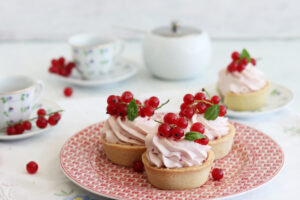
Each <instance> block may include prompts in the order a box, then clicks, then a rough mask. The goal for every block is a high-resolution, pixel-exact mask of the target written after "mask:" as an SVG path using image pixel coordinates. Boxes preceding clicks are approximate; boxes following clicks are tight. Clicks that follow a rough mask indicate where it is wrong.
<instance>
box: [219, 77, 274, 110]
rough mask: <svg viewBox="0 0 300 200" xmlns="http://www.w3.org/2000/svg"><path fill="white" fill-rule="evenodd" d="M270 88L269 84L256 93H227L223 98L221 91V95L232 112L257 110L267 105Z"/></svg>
mask: <svg viewBox="0 0 300 200" xmlns="http://www.w3.org/2000/svg"><path fill="white" fill-rule="evenodd" d="M269 88H270V82H267V84H266V85H265V86H264V87H263V88H262V89H260V90H257V91H254V92H250V93H245V94H237V93H233V92H227V93H226V94H225V96H222V95H221V93H220V91H219V94H220V95H221V96H222V99H223V101H224V104H225V105H226V106H227V107H228V108H229V109H231V110H236V111H247V110H256V109H259V108H261V107H262V106H263V105H264V104H265V102H266V99H267V96H268V91H269ZM218 90H219V89H218Z"/></svg>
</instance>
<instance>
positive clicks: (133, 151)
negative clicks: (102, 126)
mask: <svg viewBox="0 0 300 200" xmlns="http://www.w3.org/2000/svg"><path fill="white" fill-rule="evenodd" d="M101 141H102V145H103V148H104V152H105V154H106V157H107V158H108V159H109V160H110V161H111V162H112V163H114V164H118V165H121V166H126V167H132V165H133V163H134V162H135V161H140V160H141V157H142V154H143V153H144V152H145V151H146V147H145V146H138V145H126V144H114V143H109V142H107V141H106V140H105V138H104V137H103V136H102V137H101Z"/></svg>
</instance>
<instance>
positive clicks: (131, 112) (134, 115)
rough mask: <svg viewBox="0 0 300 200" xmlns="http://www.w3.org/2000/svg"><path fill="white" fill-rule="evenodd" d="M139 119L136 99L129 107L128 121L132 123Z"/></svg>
mask: <svg viewBox="0 0 300 200" xmlns="http://www.w3.org/2000/svg"><path fill="white" fill-rule="evenodd" d="M137 117H138V106H137V103H136V101H135V99H132V100H131V101H130V103H129V104H128V107H127V119H128V120H130V121H133V120H135V118H137Z"/></svg>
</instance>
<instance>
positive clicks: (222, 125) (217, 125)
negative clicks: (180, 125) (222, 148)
mask: <svg viewBox="0 0 300 200" xmlns="http://www.w3.org/2000/svg"><path fill="white" fill-rule="evenodd" d="M195 122H200V123H202V124H203V125H204V126H205V132H204V135H206V136H207V137H208V139H209V140H215V139H218V138H221V137H222V136H224V135H227V134H228V133H229V126H228V125H229V122H228V118H226V117H218V118H217V119H215V120H207V119H205V118H204V115H203V114H196V115H194V116H193V118H192V120H191V123H192V124H193V123H195Z"/></svg>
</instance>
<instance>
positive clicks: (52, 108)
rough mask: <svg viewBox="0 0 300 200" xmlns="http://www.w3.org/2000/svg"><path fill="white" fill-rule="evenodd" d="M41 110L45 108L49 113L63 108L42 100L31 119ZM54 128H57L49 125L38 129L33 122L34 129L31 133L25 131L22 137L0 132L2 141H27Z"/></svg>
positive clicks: (33, 111)
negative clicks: (26, 139)
mask: <svg viewBox="0 0 300 200" xmlns="http://www.w3.org/2000/svg"><path fill="white" fill-rule="evenodd" d="M40 108H44V109H45V110H46V111H47V113H50V112H55V111H58V110H61V107H60V106H59V105H57V104H56V103H55V102H53V101H50V100H47V99H44V98H42V99H41V100H40V102H39V103H37V104H36V105H35V106H34V108H33V110H32V113H31V116H30V119H31V118H34V117H36V116H37V114H36V113H37V111H38V109H40ZM54 127H56V126H50V125H49V124H48V126H47V127H46V128H44V129H40V128H38V127H36V125H35V122H32V128H31V130H30V131H24V133H23V134H20V135H7V134H6V133H5V132H3V131H2V132H0V140H19V139H25V138H29V137H32V136H35V135H38V134H40V133H42V132H45V131H48V130H50V129H53V128H54Z"/></svg>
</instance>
